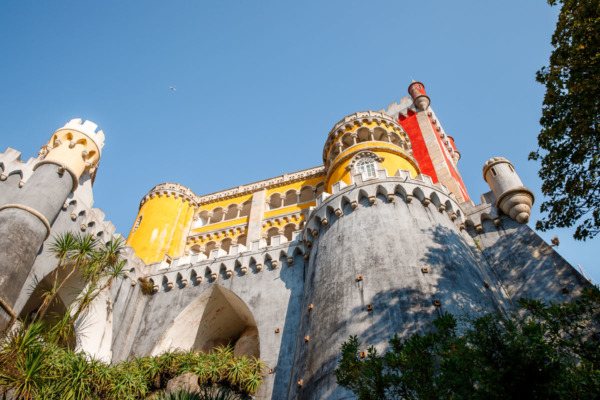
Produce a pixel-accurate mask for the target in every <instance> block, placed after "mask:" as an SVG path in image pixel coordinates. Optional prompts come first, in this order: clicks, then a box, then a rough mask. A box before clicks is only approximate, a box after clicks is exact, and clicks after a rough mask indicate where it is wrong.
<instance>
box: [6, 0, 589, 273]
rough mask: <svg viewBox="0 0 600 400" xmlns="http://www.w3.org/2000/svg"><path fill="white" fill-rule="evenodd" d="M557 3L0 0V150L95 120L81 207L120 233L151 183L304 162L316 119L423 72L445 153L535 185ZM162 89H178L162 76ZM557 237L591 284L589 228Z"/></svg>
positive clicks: (471, 174)
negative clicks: (86, 197)
mask: <svg viewBox="0 0 600 400" xmlns="http://www.w3.org/2000/svg"><path fill="white" fill-rule="evenodd" d="M557 13H558V10H557V9H555V8H550V7H549V6H548V5H547V4H546V3H545V2H544V1H527V2H525V1H503V2H492V1H478V2H474V1H471V2H467V1H455V2H448V1H429V2H406V1H369V2H358V1H348V0H344V1H320V2H317V1H303V2H285V1H279V2H275V1H254V2H250V1H245V2H242V1H238V2H236V1H221V2H200V1H196V2H193V1H172V2H164V1H160V2H159V1H143V2H142V1H130V2H122V1H119V2H117V1H102V2H84V1H72V2H68V1H62V2H42V1H39V2H33V1H32V2H2V3H1V4H0V76H1V77H2V89H1V90H0V139H1V142H0V147H1V149H0V151H3V150H4V148H6V147H12V148H15V149H18V150H20V151H22V152H23V157H22V158H23V159H26V158H28V157H30V156H35V155H36V154H37V151H38V150H39V147H40V146H41V145H42V144H44V143H45V142H46V140H47V139H48V138H49V136H50V135H51V134H52V132H54V130H55V129H57V128H59V127H61V126H62V125H64V123H66V122H67V121H68V120H70V119H71V118H83V119H89V120H91V121H94V122H95V123H97V124H98V125H99V127H100V128H101V129H103V130H104V132H105V133H106V145H105V147H104V151H103V154H102V160H101V165H100V169H99V172H98V176H97V179H96V183H95V200H96V206H97V207H100V208H102V209H103V211H104V212H105V213H106V215H107V219H109V220H112V221H113V223H114V224H115V225H116V226H117V229H118V231H120V232H122V233H123V234H124V235H127V233H128V232H129V229H130V227H131V225H132V223H133V221H134V219H135V216H136V212H137V208H138V204H139V200H140V199H141V198H142V197H143V196H144V195H145V194H146V193H147V192H148V191H149V190H150V189H151V188H152V187H153V186H154V185H156V184H158V183H162V182H166V181H169V182H177V183H181V184H183V185H186V186H188V187H190V188H191V189H192V190H193V191H194V192H195V193H197V194H205V193H211V192H214V191H218V190H221V189H226V188H229V187H234V186H237V185H240V184H244V183H249V182H252V181H256V180H260V179H265V178H269V177H273V176H277V175H280V174H283V173H286V172H292V171H296V170H300V169H304V168H308V167H313V166H317V165H319V164H320V163H321V158H320V157H321V154H322V148H323V144H324V141H325V139H326V138H327V134H328V132H329V130H330V129H331V127H332V126H333V125H334V124H335V123H336V122H337V121H338V120H340V119H341V118H343V117H344V116H346V115H348V114H351V113H353V112H356V111H361V110H368V109H372V110H379V109H381V108H384V107H386V106H387V105H388V104H390V103H392V102H394V101H397V100H398V99H400V98H401V97H404V96H405V95H406V94H407V93H406V89H407V86H408V84H409V83H410V80H411V78H414V79H416V80H420V81H422V82H423V83H424V84H425V85H426V87H427V90H428V94H429V96H430V98H431V105H432V107H433V108H434V110H435V111H436V114H437V116H438V118H439V120H440V122H441V124H442V125H443V126H444V129H445V130H446V132H447V133H448V134H450V135H452V136H453V137H454V139H455V141H456V144H457V147H458V149H459V151H460V152H461V154H462V159H461V161H460V162H459V168H460V171H461V174H462V176H463V178H464V181H465V183H466V185H467V189H468V190H469V193H470V195H471V198H472V199H473V200H474V201H475V202H476V203H479V196H480V195H481V194H482V193H484V192H486V191H489V188H488V186H487V184H486V183H485V182H484V181H483V178H482V175H481V167H482V166H483V164H484V162H485V161H486V160H488V159H489V158H491V157H494V156H504V157H506V158H508V159H509V160H511V161H512V162H513V163H514V164H515V166H516V169H517V172H518V173H519V174H520V176H521V178H522V180H523V182H524V183H525V186H527V187H529V188H531V189H532V190H533V191H534V193H535V194H536V197H537V198H536V205H535V206H534V208H535V211H534V213H533V215H532V219H533V220H535V219H537V218H538V217H539V205H540V204H541V200H542V195H541V193H540V185H541V182H540V180H539V178H538V177H537V169H538V165H537V164H536V163H534V162H532V161H527V155H528V153H529V152H530V151H532V150H534V149H535V148H536V143H537V142H536V137H537V134H538V132H539V130H540V127H539V122H538V121H539V118H540V115H541V103H542V99H543V94H544V88H543V87H542V86H541V85H540V84H538V83H536V82H535V72H536V71H537V70H538V69H539V68H540V67H541V66H543V65H546V64H547V63H548V57H549V55H550V51H551V47H550V44H549V43H550V37H551V34H552V32H553V31H554V26H555V23H556V17H557ZM169 86H174V87H176V88H177V91H175V92H173V91H171V90H169ZM555 234H557V235H558V236H559V238H560V240H561V244H560V246H559V247H558V251H559V252H560V254H561V255H563V256H564V257H565V258H566V259H567V260H568V261H569V262H571V263H572V264H574V265H575V264H581V265H582V266H583V267H584V269H585V270H586V271H587V272H588V273H590V274H591V275H592V276H593V277H594V278H595V279H596V280H597V281H600V265H599V264H598V261H597V259H596V258H597V257H598V254H599V252H598V248H599V246H598V245H599V244H600V239H594V240H592V241H587V242H576V241H574V240H573V239H572V238H571V235H572V231H571V230H557V231H553V232H546V233H542V236H543V237H544V238H545V239H546V240H548V241H549V239H550V238H551V237H552V236H554V235H555Z"/></svg>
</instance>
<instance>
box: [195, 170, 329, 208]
mask: <svg viewBox="0 0 600 400" xmlns="http://www.w3.org/2000/svg"><path fill="white" fill-rule="evenodd" d="M324 175H325V167H323V166H318V167H314V168H309V169H304V170H301V171H297V172H293V173H290V174H283V175H281V176H277V177H275V178H270V179H265V180H262V181H258V182H254V183H249V184H247V185H240V186H238V187H236V188H232V189H227V190H223V191H220V192H215V193H211V194H207V195H204V196H199V197H197V198H196V200H197V202H198V204H199V205H204V204H209V203H214V202H216V201H219V200H225V199H230V198H234V197H238V196H242V195H245V194H250V193H253V192H256V191H257V190H261V189H271V188H275V187H279V186H285V185H287V184H290V183H294V182H298V181H301V180H307V179H310V178H316V177H319V176H324Z"/></svg>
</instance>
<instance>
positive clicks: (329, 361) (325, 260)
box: [288, 84, 506, 399]
mask: <svg viewBox="0 0 600 400" xmlns="http://www.w3.org/2000/svg"><path fill="white" fill-rule="evenodd" d="M414 85H415V84H413V85H412V86H411V87H414ZM422 96H423V95H422ZM419 98H420V97H417V99H419ZM421 99H422V98H421ZM421 107H422V108H423V109H424V110H426V109H427V107H426V106H425V104H422V105H421ZM421 107H420V108H421ZM353 137H360V138H364V139H363V140H362V141H361V142H360V143H355V142H350V141H349V139H348V138H353ZM382 141H383V142H382ZM346 144H349V146H346ZM330 148H337V149H340V150H341V151H340V152H337V151H335V152H331V150H330ZM325 153H326V154H331V157H328V158H326V159H325V167H326V168H327V176H328V177H331V179H330V180H329V181H328V182H327V184H326V187H328V188H329V187H331V191H330V194H324V195H322V196H321V198H320V199H319V200H318V202H317V205H316V207H315V209H314V210H312V212H311V213H310V215H309V217H308V220H307V225H306V229H305V231H304V233H305V236H304V244H305V247H306V248H307V249H309V250H308V251H310V258H309V260H308V262H307V266H306V281H305V283H304V285H305V286H304V297H303V308H304V310H305V312H306V313H307V314H304V315H302V318H301V322H300V327H299V329H298V334H297V339H296V353H295V358H294V367H293V368H294V369H293V373H292V382H301V384H291V385H290V388H289V394H288V398H290V399H291V398H294V399H321V398H336V399H337V398H345V396H346V395H345V394H344V392H343V390H342V389H340V388H336V385H335V376H334V375H333V371H334V370H335V368H336V364H337V359H338V356H339V348H340V344H341V342H343V341H344V340H347V338H348V337H349V335H358V337H359V339H360V340H361V341H362V342H363V343H368V344H369V345H371V344H372V345H376V346H377V347H378V348H379V349H380V350H381V349H382V348H384V346H385V344H386V343H387V341H388V340H389V337H390V332H397V333H399V334H400V335H403V334H409V333H413V332H415V331H417V330H419V329H420V327H422V326H424V325H425V324H426V323H427V322H429V321H431V320H432V319H433V318H434V317H435V316H436V315H439V313H440V312H442V311H447V312H451V313H455V314H463V315H464V314H466V315H470V314H475V313H477V312H480V311H482V310H486V311H492V310H498V309H503V308H504V307H505V306H506V304H505V303H506V299H505V297H504V295H503V294H502V289H501V287H500V285H499V284H498V282H497V280H496V279H495V278H494V276H493V274H492V273H491V271H490V270H489V269H488V268H486V267H484V266H482V265H481V263H480V262H479V261H480V260H479V258H478V256H477V255H476V254H474V252H473V249H472V248H471V243H469V240H467V239H465V237H464V234H463V232H461V229H460V225H459V224H457V223H456V222H455V221H457V219H458V218H459V215H461V212H460V210H461V207H460V204H459V202H458V201H457V199H456V196H453V194H452V193H451V192H449V191H448V189H447V188H446V187H444V186H442V185H441V184H440V183H434V182H433V181H432V179H431V178H430V177H429V176H426V175H421V174H420V173H419V172H420V171H419V168H418V166H417V162H416V161H415V159H414V158H413V151H412V146H411V144H410V141H409V140H408V135H407V134H406V133H405V131H404V129H403V128H402V127H401V126H400V125H399V124H398V123H397V122H395V121H394V120H393V119H392V118H390V117H389V116H388V115H386V114H384V113H378V112H373V111H367V112H361V113H356V114H352V115H350V116H348V117H346V118H344V119H343V120H342V121H340V122H339V123H337V124H336V125H335V126H334V128H333V130H332V131H331V132H330V134H329V138H328V140H327V142H326V145H325ZM346 177H347V179H344V178H346ZM333 182H336V183H333ZM311 305H312V307H311V308H310V311H309V307H310V306H311Z"/></svg>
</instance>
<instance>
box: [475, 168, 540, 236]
mask: <svg viewBox="0 0 600 400" xmlns="http://www.w3.org/2000/svg"><path fill="white" fill-rule="evenodd" d="M483 179H485V181H486V182H487V183H488V185H490V189H492V192H493V193H494V196H495V197H496V206H497V207H498V208H499V209H501V210H502V211H503V212H504V213H505V214H506V215H508V216H509V217H511V218H512V219H514V220H515V221H517V222H518V223H520V224H526V223H527V222H529V216H530V215H531V206H532V205H533V201H534V196H533V193H532V192H531V190H529V189H527V188H526V187H524V186H523V182H521V179H520V178H519V175H517V173H516V172H515V167H514V166H513V165H512V163H511V162H510V161H508V160H507V159H506V158H504V157H494V158H491V159H490V160H488V161H487V162H486V163H485V164H484V166H483Z"/></svg>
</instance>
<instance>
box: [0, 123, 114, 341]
mask: <svg viewBox="0 0 600 400" xmlns="http://www.w3.org/2000/svg"><path fill="white" fill-rule="evenodd" d="M96 128H97V125H96V124H94V123H93V122H90V121H85V122H84V123H82V122H81V120H80V119H73V120H71V121H70V122H68V123H67V124H66V125H65V126H63V127H62V128H60V129H59V130H57V131H56V132H54V134H53V135H52V137H51V139H50V140H49V141H48V143H47V144H46V145H45V146H44V147H42V151H41V152H40V156H39V157H38V160H37V162H36V163H35V166H34V167H33V173H32V175H31V176H30V177H29V179H28V180H27V182H23V185H22V187H21V188H20V189H19V190H18V191H16V192H14V193H12V194H11V197H10V199H9V202H8V203H6V204H3V205H0V271H2V275H1V276H0V293H1V297H2V298H3V301H4V302H5V303H6V304H7V305H8V306H9V307H11V308H12V307H13V306H14V304H15V302H16V300H17V298H18V297H19V294H20V293H21V290H22V288H23V284H24V283H25V280H26V279H27V277H28V275H29V272H30V269H31V266H32V265H33V263H34V261H35V259H36V256H37V254H38V251H39V249H40V246H41V245H42V243H43V242H44V240H46V238H48V236H49V235H50V230H51V225H52V224H53V222H54V220H55V218H56V217H57V215H58V213H59V212H60V210H61V208H62V207H63V205H64V204H65V200H66V199H67V197H68V196H69V194H70V193H71V192H73V191H74V190H76V189H77V186H78V185H79V179H80V178H81V176H82V175H83V173H84V172H88V173H90V174H91V175H92V176H93V175H94V174H95V171H96V167H97V166H98V162H99V161H100V153H101V151H102V147H103V146H104V133H103V132H102V131H98V132H96ZM0 314H2V313H0ZM11 317H13V316H11V315H9V314H8V313H5V314H2V316H0V329H2V327H4V326H5V324H6V323H7V322H8V320H10V318H11Z"/></svg>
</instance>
